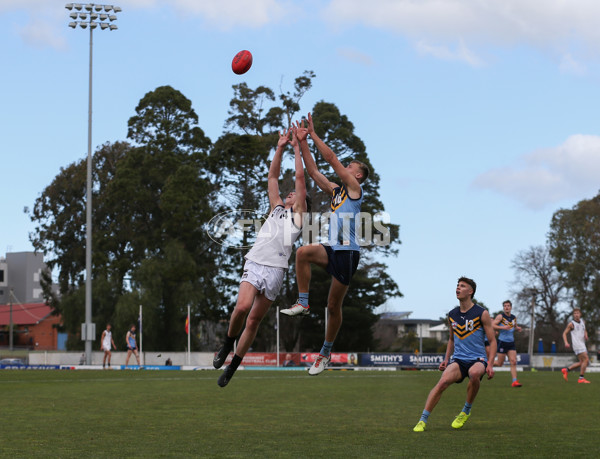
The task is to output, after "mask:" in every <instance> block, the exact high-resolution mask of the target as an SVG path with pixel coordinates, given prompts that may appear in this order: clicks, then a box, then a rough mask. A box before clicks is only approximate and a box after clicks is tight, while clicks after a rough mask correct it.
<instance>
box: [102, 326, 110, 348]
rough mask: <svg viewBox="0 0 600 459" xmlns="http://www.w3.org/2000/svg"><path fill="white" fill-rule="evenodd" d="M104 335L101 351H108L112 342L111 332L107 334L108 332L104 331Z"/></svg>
mask: <svg viewBox="0 0 600 459" xmlns="http://www.w3.org/2000/svg"><path fill="white" fill-rule="evenodd" d="M104 331H105V332H106V333H104V340H103V341H102V349H106V350H107V351H110V343H111V341H112V332H109V331H108V330H104Z"/></svg>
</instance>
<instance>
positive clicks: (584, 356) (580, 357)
mask: <svg viewBox="0 0 600 459" xmlns="http://www.w3.org/2000/svg"><path fill="white" fill-rule="evenodd" d="M569 332H571V342H572V343H573V345H572V346H571V345H570V344H569V340H568V339H567V334H568V333H569ZM587 340H588V334H587V330H586V329H585V322H584V321H583V319H582V318H581V309H579V308H575V309H573V320H572V321H571V322H569V323H568V324H567V327H566V328H565V331H564V332H563V341H564V342H565V347H566V348H567V349H569V348H570V347H573V352H575V355H576V356H577V362H575V363H574V364H572V365H570V366H569V367H567V368H563V369H562V370H561V372H562V374H563V378H565V381H568V380H569V376H568V374H569V371H571V370H574V369H575V368H579V379H578V380H577V382H578V383H580V384H589V383H590V382H589V381H588V380H587V379H585V377H584V375H585V370H586V369H587V366H588V363H589V362H590V359H589V357H588V353H587V348H586V346H585V342H586V341H587Z"/></svg>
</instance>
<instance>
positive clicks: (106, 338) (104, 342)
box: [100, 324, 117, 369]
mask: <svg viewBox="0 0 600 459" xmlns="http://www.w3.org/2000/svg"><path fill="white" fill-rule="evenodd" d="M111 328H112V326H111V324H106V330H104V331H103V332H102V338H100V343H101V344H100V349H102V350H103V351H104V358H103V359H102V368H103V369H104V367H105V366H106V360H108V368H110V357H111V352H110V351H111V349H112V348H115V349H117V346H115V342H114V341H113V339H112V332H111ZM111 346H112V347H111Z"/></svg>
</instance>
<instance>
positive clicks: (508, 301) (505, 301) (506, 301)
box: [502, 300, 512, 308]
mask: <svg viewBox="0 0 600 459" xmlns="http://www.w3.org/2000/svg"><path fill="white" fill-rule="evenodd" d="M504 303H508V304H510V307H511V308H512V303H511V302H510V300H504V301H503V302H502V306H504Z"/></svg>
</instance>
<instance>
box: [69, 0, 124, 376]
mask: <svg viewBox="0 0 600 459" xmlns="http://www.w3.org/2000/svg"><path fill="white" fill-rule="evenodd" d="M65 8H66V9H67V10H69V11H71V13H70V14H69V17H70V18H71V19H73V20H74V21H71V22H69V24H68V25H69V27H70V28H72V29H76V28H77V26H79V27H81V28H82V29H87V28H88V26H89V28H90V46H89V49H90V52H89V91H88V154H87V188H86V236H85V240H86V244H85V271H86V278H85V323H84V324H82V330H81V331H82V339H83V340H84V341H85V360H86V364H87V365H91V364H92V341H93V340H94V339H95V324H94V323H92V187H93V184H92V49H93V38H92V37H93V31H94V29H96V28H98V27H100V30H106V29H108V30H117V26H116V25H115V24H112V21H115V20H116V19H117V16H116V13H119V12H121V8H119V7H118V6H113V5H97V4H94V3H87V4H85V5H81V4H80V3H67V4H66V5H65ZM82 10H83V11H82ZM103 10H104V13H101V12H102V11H103ZM111 11H112V12H113V13H115V14H105V13H109V12H111ZM78 12H79V13H78ZM99 13H100V14H99ZM77 19H79V20H77ZM108 21H110V22H108Z"/></svg>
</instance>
